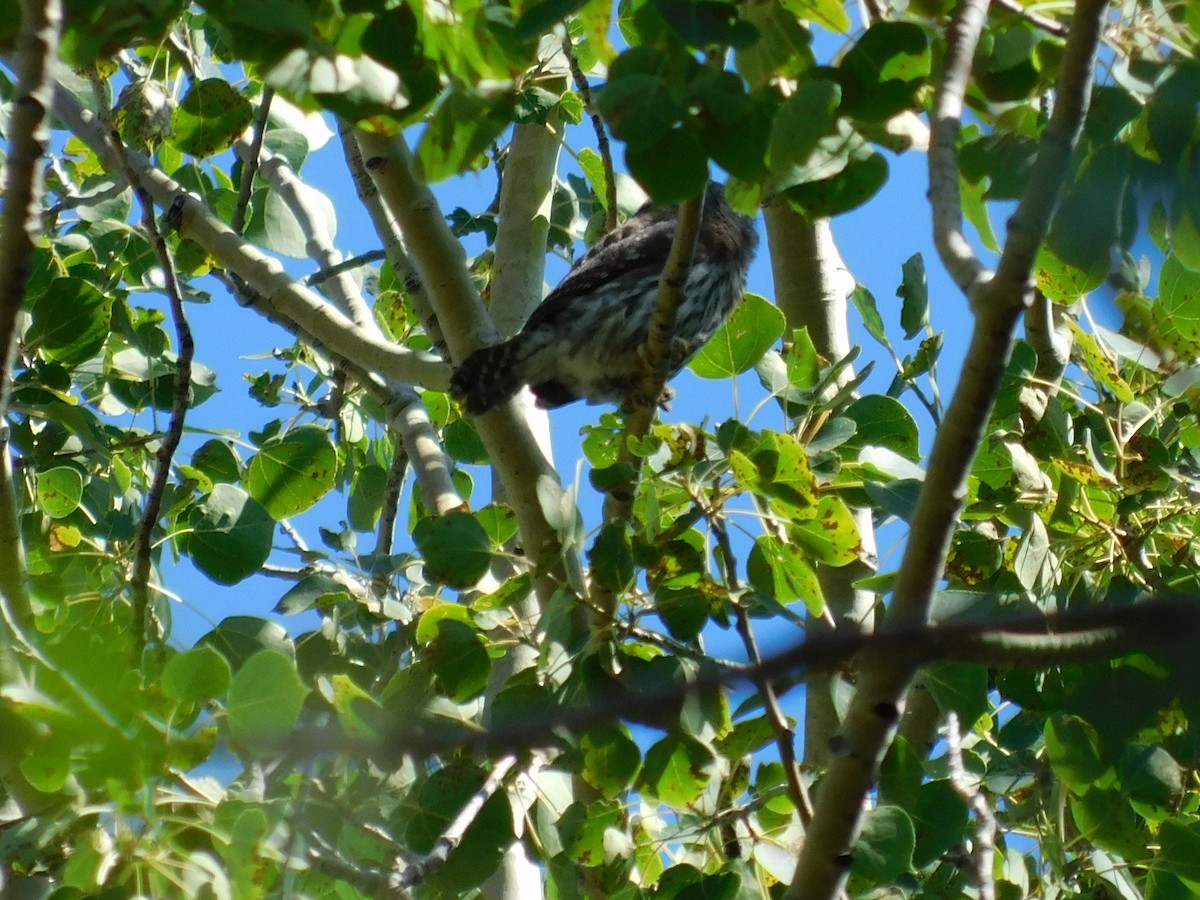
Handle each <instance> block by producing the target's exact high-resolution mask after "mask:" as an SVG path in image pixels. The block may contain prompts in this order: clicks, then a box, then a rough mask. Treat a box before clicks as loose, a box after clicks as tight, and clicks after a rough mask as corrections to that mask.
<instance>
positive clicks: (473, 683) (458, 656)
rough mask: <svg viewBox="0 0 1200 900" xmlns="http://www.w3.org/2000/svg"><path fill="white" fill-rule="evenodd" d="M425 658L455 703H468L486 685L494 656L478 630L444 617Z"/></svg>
mask: <svg viewBox="0 0 1200 900" xmlns="http://www.w3.org/2000/svg"><path fill="white" fill-rule="evenodd" d="M426 658H427V659H428V660H429V667H430V670H431V671H432V672H433V675H434V683H435V684H436V686H437V687H438V688H439V689H440V690H441V691H442V692H443V693H444V694H446V695H447V696H448V697H449V698H450V699H451V700H453V701H454V702H455V703H465V702H466V701H467V700H470V699H471V698H472V697H477V696H479V695H480V694H481V693H483V690H484V688H486V687H487V681H488V675H490V674H491V671H492V660H491V657H489V656H488V652H487V647H486V646H484V643H483V639H482V638H481V637H480V636H479V634H478V633H477V632H476V631H475V629H474V628H472V627H470V626H468V625H464V624H463V623H462V622H458V621H455V620H454V619H450V618H446V619H442V620H441V622H440V623H439V624H438V628H437V635H436V636H435V637H434V639H433V640H432V641H431V642H430V644H429V647H428V651H427V656H426Z"/></svg>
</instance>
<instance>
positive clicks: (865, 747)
mask: <svg viewBox="0 0 1200 900" xmlns="http://www.w3.org/2000/svg"><path fill="white" fill-rule="evenodd" d="M978 2H979V0H963V3H964V4H965V5H966V6H967V7H968V9H967V11H965V12H963V13H961V14H959V15H956V21H957V22H959V23H960V24H959V26H958V27H959V28H960V29H962V30H966V29H968V27H974V26H973V25H972V24H971V23H972V21H973V17H974V16H976V15H982V10H976V4H977V3H978ZM1106 8H1107V2H1106V0H1080V2H1079V3H1078V4H1077V6H1076V8H1075V18H1074V21H1073V22H1072V24H1071V29H1070V36H1069V37H1068V39H1067V46H1066V50H1065V52H1064V56H1063V61H1062V67H1061V69H1060V75H1059V89H1060V99H1059V104H1058V105H1057V106H1056V108H1055V110H1054V113H1053V115H1052V116H1051V119H1050V122H1049V123H1048V125H1047V127H1046V131H1045V133H1044V134H1043V136H1042V140H1041V143H1040V146H1039V151H1038V157H1037V160H1036V162H1035V163H1034V166H1033V171H1032V173H1031V177H1030V181H1029V185H1028V188H1027V190H1026V192H1025V194H1024V196H1023V198H1022V200H1021V202H1020V203H1019V204H1018V207H1017V211H1016V213H1015V214H1014V215H1013V217H1012V219H1010V220H1009V227H1008V239H1007V241H1006V245H1005V248H1004V252H1003V254H1002V255H1001V258H1000V265H999V267H998V269H997V272H996V275H995V277H992V278H988V277H987V273H986V272H985V270H983V269H982V267H980V266H978V261H977V260H974V258H973V256H972V257H970V259H967V258H966V257H962V258H961V259H960V258H959V257H958V256H953V255H952V256H951V260H950V263H951V265H949V266H948V267H950V268H951V271H952V274H953V275H954V277H955V279H956V280H957V281H959V284H960V286H961V287H962V288H963V289H964V291H967V292H968V296H969V298H970V300H971V301H972V308H973V309H974V311H975V313H976V317H977V319H976V325H975V329H974V331H973V333H972V337H971V345H970V347H969V349H968V351H967V356H966V359H967V362H966V364H965V365H964V368H963V372H962V375H961V377H960V379H959V383H958V386H957V388H956V389H955V392H954V396H953V398H952V399H951V401H950V405H949V406H948V407H947V410H946V417H945V419H944V420H943V422H942V425H941V427H940V428H939V429H938V433H937V437H936V439H935V440H934V444H933V449H932V452H931V453H930V456H929V464H928V470H927V471H928V474H927V476H926V479H925V482H924V484H923V486H922V489H921V494H920V497H919V498H918V501H917V508H916V510H915V512H914V514H913V518H912V522H913V525H912V530H911V532H910V534H909V539H908V543H907V546H906V547H905V552H904V558H903V561H902V562H901V565H900V572H899V575H898V577H897V579H896V584H895V592H894V595H893V600H892V607H891V610H890V612H889V615H888V621H887V625H886V627H887V628H889V629H893V628H903V627H905V626H911V625H915V624H920V623H923V622H925V621H926V620H927V619H928V615H929V605H930V601H931V599H932V597H933V593H934V590H935V588H936V587H937V584H938V581H939V580H940V579H941V577H942V574H943V572H944V570H945V563H946V556H947V553H948V552H949V548H950V541H951V539H952V537H953V534H954V529H955V524H956V522H957V519H958V515H959V512H960V510H961V508H962V502H963V497H964V496H965V495H966V478H967V474H968V472H969V471H970V468H971V464H972V462H973V461H974V458H975V453H976V451H977V450H978V449H979V445H980V443H981V441H982V439H983V435H984V433H985V430H986V427H987V422H988V418H989V416H990V414H991V410H992V407H993V405H994V404H995V401H996V396H997V393H998V391H999V388H1000V382H1001V379H1002V377H1003V375H1004V371H1005V369H1006V367H1007V364H1008V359H1009V354H1010V352H1011V349H1012V342H1013V330H1014V328H1015V326H1016V323H1017V320H1018V319H1019V317H1020V315H1021V313H1022V311H1023V310H1024V308H1025V307H1026V306H1027V305H1028V303H1029V302H1030V300H1031V295H1032V283H1031V281H1032V279H1031V274H1032V267H1033V262H1034V258H1035V254H1036V251H1037V247H1038V245H1039V243H1040V242H1041V240H1042V238H1043V237H1044V235H1045V233H1046V230H1047V228H1048V226H1049V220H1050V213H1051V211H1052V209H1053V205H1054V203H1055V201H1056V198H1057V196H1058V192H1059V189H1060V187H1061V184H1062V180H1063V178H1064V176H1065V173H1066V168H1067V162H1068V160H1069V158H1070V154H1071V151H1072V150H1073V148H1074V146H1075V143H1076V141H1077V139H1078V135H1079V133H1080V131H1081V129H1082V127H1083V120H1084V117H1085V115H1086V111H1087V99H1088V96H1089V92H1090V89H1091V83H1092V73H1093V64H1094V59H1095V53H1096V48H1097V46H1098V44H1099V39H1100V32H1101V28H1102V22H1103V18H1104V12H1105V9H1106ZM963 19H966V20H967V22H966V23H965V24H964V23H963V21H962V20H963ZM968 37H969V35H968ZM963 55H964V56H965V57H966V59H969V54H963ZM966 59H963V60H960V59H959V56H958V55H956V54H955V53H951V54H949V55H948V57H947V70H946V80H947V82H948V84H949V87H948V88H942V89H941V91H940V93H941V95H942V96H943V97H949V98H954V97H958V98H961V96H962V93H963V90H965V81H966V76H967V72H966V70H965V68H964V67H965V66H966V65H967V62H966ZM957 102H961V100H959V101H957ZM938 108H939V115H940V117H941V118H942V119H945V118H947V117H948V116H950V114H951V113H953V112H954V109H953V104H952V105H951V106H950V107H947V106H946V105H945V101H943V103H941V104H939V107H938ZM940 124H944V122H943V123H940ZM935 143H936V145H937V146H938V148H939V152H940V153H942V154H946V153H947V152H948V151H949V152H952V149H950V148H951V147H952V145H950V144H948V143H947V141H946V139H945V138H944V137H943V138H941V139H940V140H938V141H936V142H935ZM936 173H937V169H936V168H933V167H931V177H933V175H934V174H936ZM950 175H951V173H947V172H945V171H941V172H940V177H942V178H949V177H950ZM953 179H955V180H954V184H955V190H956V185H957V181H956V179H957V173H956V172H955V173H953ZM940 189H942V190H944V189H945V185H942V186H941V188H940ZM931 193H932V186H931ZM945 214H946V211H945V209H941V210H940V211H938V212H935V216H942V217H944V216H945ZM972 260H974V265H971V261H972ZM960 262H961V263H964V264H965V265H962V266H960V265H959V263H960ZM952 266H953V267H958V271H955V269H954V268H953V267H952ZM964 276H966V277H964ZM918 664H919V663H918V661H916V660H913V659H912V658H911V657H907V656H906V655H904V654H897V655H894V656H891V657H889V656H887V655H883V654H878V653H871V654H867V655H866V656H865V657H864V660H863V663H862V666H861V668H860V678H859V685H858V690H857V692H856V693H855V695H854V699H853V701H852V702H851V705H850V709H849V710H848V712H847V715H846V720H845V722H844V724H843V727H842V730H841V732H840V733H839V734H838V735H837V736H836V740H837V745H838V747H839V748H840V749H841V751H842V752H841V753H840V754H839V755H837V756H836V757H835V758H834V759H833V760H832V762H831V764H830V766H829V769H828V771H827V773H826V775H825V778H824V779H823V780H822V782H821V784H820V787H819V789H818V793H817V808H816V814H815V816H814V818H813V823H812V828H811V829H810V830H809V832H808V834H807V835H806V837H805V842H804V846H803V848H802V849H801V852H800V857H799V859H798V860H797V865H796V872H795V876H794V878H793V881H792V884H791V886H790V888H789V890H788V891H787V893H786V894H785V897H788V898H793V900H799V898H802V900H818V898H821V900H824V898H831V897H833V896H834V895H835V894H836V893H837V892H838V891H840V890H841V889H842V887H843V886H844V884H845V882H846V878H847V876H848V875H849V865H850V861H851V860H852V853H853V849H854V844H855V840H856V839H857V836H858V831H859V828H860V827H861V823H862V810H863V803H864V801H865V799H866V797H867V795H868V793H869V792H870V790H871V789H872V787H873V786H874V784H875V780H876V777H877V774H878V769H879V763H880V761H881V760H882V758H883V754H884V753H885V751H886V749H887V746H888V744H889V742H890V741H891V737H892V734H893V731H894V729H895V726H896V723H897V721H898V720H899V718H900V715H901V713H902V711H903V706H904V699H903V698H904V695H905V692H906V691H907V689H908V685H909V683H910V681H911V679H912V676H913V674H914V672H915V671H916V669H917V667H918Z"/></svg>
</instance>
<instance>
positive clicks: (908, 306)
mask: <svg viewBox="0 0 1200 900" xmlns="http://www.w3.org/2000/svg"><path fill="white" fill-rule="evenodd" d="M900 269H901V272H903V280H902V281H901V282H900V287H898V288H896V296H897V297H899V298H900V299H901V300H902V301H903V302H902V304H901V307H900V326H901V327H902V328H903V329H904V338H905V340H912V339H913V338H914V337H916V336H917V335H918V334H920V333H921V332H922V331H924V330H925V327H926V326H927V325H928V324H929V286H928V284H927V283H926V281H925V260H924V259H922V258H921V254H920V253H914V254H913V255H912V256H910V257H909V258H908V259H907V260H905V262H904V265H903V266H901V267H900Z"/></svg>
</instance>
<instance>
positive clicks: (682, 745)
mask: <svg viewBox="0 0 1200 900" xmlns="http://www.w3.org/2000/svg"><path fill="white" fill-rule="evenodd" d="M714 763H715V757H714V756H713V752H712V751H711V750H710V749H709V748H708V747H706V746H705V745H704V744H702V743H700V742H699V741H698V740H696V739H695V738H694V737H692V736H691V735H686V734H680V733H677V732H672V733H670V734H668V735H667V736H666V737H664V738H663V739H662V740H660V741H659V742H658V743H656V744H654V745H652V746H651V747H650V749H648V750H647V751H646V758H645V761H644V762H643V764H642V771H641V774H640V775H639V776H638V779H637V788H638V790H639V791H642V792H643V793H645V794H648V795H650V796H651V797H656V798H657V799H659V800H661V801H662V802H663V803H668V804H670V805H672V806H684V805H686V804H688V803H691V802H692V801H693V800H695V799H696V798H697V797H699V796H700V794H701V792H702V791H703V790H704V788H705V787H706V786H707V785H708V781H709V777H710V775H711V772H712V767H713V764H714Z"/></svg>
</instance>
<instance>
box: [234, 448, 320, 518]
mask: <svg viewBox="0 0 1200 900" xmlns="http://www.w3.org/2000/svg"><path fill="white" fill-rule="evenodd" d="M336 475H337V449H336V448H335V447H334V446H333V441H332V440H330V438H329V434H328V433H327V432H326V431H325V429H324V428H321V427H320V426H318V425H301V426H299V427H297V428H293V429H291V430H290V431H288V432H287V433H286V434H285V435H283V436H282V437H278V438H271V439H270V440H268V441H266V442H264V443H263V445H262V448H261V449H260V450H259V452H258V453H257V454H256V455H255V457H254V458H253V459H252V460H250V465H249V467H248V469H247V472H246V487H247V488H249V490H250V494H251V496H253V497H254V499H255V500H257V501H258V502H259V503H261V504H262V505H263V506H264V507H266V509H267V512H269V513H270V514H271V517H272V518H274V519H277V520H278V519H286V518H288V517H289V516H294V515H296V514H297V513H302V512H304V510H306V509H309V508H311V507H312V506H313V505H314V504H315V503H316V502H317V501H318V500H320V499H321V498H322V497H324V496H325V495H326V494H327V493H329V491H330V490H331V489H332V488H333V483H334V479H335V477H336Z"/></svg>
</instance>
